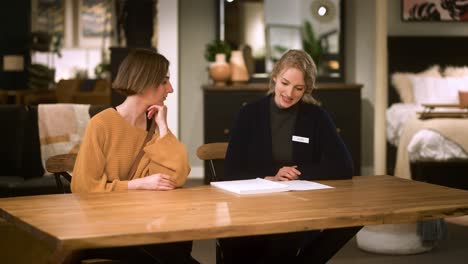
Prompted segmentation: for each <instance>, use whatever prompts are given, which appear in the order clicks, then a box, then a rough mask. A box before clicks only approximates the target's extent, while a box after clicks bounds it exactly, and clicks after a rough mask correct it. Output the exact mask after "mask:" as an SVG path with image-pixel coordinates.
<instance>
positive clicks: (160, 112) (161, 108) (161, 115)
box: [147, 105, 168, 137]
mask: <svg viewBox="0 0 468 264" xmlns="http://www.w3.org/2000/svg"><path fill="white" fill-rule="evenodd" d="M147 111H148V119H151V118H152V117H153V116H155V118H154V121H155V122H156V124H157V125H158V128H159V137H163V136H164V135H166V134H167V130H168V128H167V107H166V106H165V105H152V106H150V107H148V109H147Z"/></svg>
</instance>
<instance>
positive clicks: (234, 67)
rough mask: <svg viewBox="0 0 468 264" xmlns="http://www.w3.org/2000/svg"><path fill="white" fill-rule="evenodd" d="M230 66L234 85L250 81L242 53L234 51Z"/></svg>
mask: <svg viewBox="0 0 468 264" xmlns="http://www.w3.org/2000/svg"><path fill="white" fill-rule="evenodd" d="M229 64H230V65H231V81H232V82H233V83H236V82H240V83H241V82H247V81H248V80H249V72H248V71H247V66H245V61H244V55H243V54H242V51H240V50H233V51H232V53H231V59H230V60H229Z"/></svg>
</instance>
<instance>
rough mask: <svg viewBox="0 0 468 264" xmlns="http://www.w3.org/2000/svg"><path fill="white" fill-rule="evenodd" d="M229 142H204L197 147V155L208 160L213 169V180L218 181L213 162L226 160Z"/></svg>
mask: <svg viewBox="0 0 468 264" xmlns="http://www.w3.org/2000/svg"><path fill="white" fill-rule="evenodd" d="M227 147H228V143H227V142H217V143H207V144H203V145H201V146H200V147H198V149H197V157H198V158H199V159H201V160H204V161H208V162H209V165H210V170H211V176H212V177H211V180H213V181H216V180H218V179H217V176H216V170H215V167H214V164H213V160H224V158H225V156H226V151H227Z"/></svg>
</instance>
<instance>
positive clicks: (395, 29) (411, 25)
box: [345, 0, 468, 36]
mask: <svg viewBox="0 0 468 264" xmlns="http://www.w3.org/2000/svg"><path fill="white" fill-rule="evenodd" d="M345 1H346V0H345ZM387 2H388V35H390V36H409V35H410V36H423V35H429V36H439V35H440V36H442V35H444V36H449V35H457V36H467V35H468V26H467V24H466V23H463V22H403V21H401V15H400V14H401V1H396V0H387Z"/></svg>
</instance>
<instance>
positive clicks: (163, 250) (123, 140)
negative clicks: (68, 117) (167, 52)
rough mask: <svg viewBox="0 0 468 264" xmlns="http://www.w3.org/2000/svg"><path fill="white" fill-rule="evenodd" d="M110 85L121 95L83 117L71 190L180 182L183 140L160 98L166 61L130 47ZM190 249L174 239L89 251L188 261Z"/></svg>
mask: <svg viewBox="0 0 468 264" xmlns="http://www.w3.org/2000/svg"><path fill="white" fill-rule="evenodd" d="M112 86H113V87H112V88H113V89H116V90H117V91H120V92H121V93H123V94H125V95H127V98H126V99H125V101H124V102H123V103H122V104H120V105H118V106H117V107H115V108H108V109H106V110H104V111H102V112H100V113H98V114H97V115H95V116H94V117H93V118H92V119H91V120H90V121H89V123H88V125H87V127H86V131H85V134H84V137H83V143H82V145H81V147H80V150H79V153H78V156H77V159H76V163H75V167H74V170H73V177H72V182H71V189H72V192H73V193H89V192H113V191H129V190H154V191H168V190H173V189H175V188H176V187H179V186H182V185H183V184H184V183H185V181H186V179H187V176H188V174H189V172H190V166H189V163H188V158H187V151H186V148H185V146H184V145H183V144H182V143H181V142H179V141H178V140H177V138H176V137H175V136H174V134H172V132H171V130H170V129H169V128H168V125H167V107H166V106H165V105H164V101H165V100H166V97H167V96H168V95H169V94H170V93H172V92H173V88H172V85H171V82H170V74H169V61H168V60H167V59H166V58H165V57H164V56H163V55H161V54H158V53H157V52H155V51H153V50H146V49H136V50H133V51H132V52H131V53H130V54H129V55H128V56H127V57H126V58H125V59H124V61H123V62H122V64H121V65H120V67H119V70H118V73H117V76H116V79H115V81H114V82H113V84H112ZM150 127H153V129H149V128H150ZM155 202H157V201H155ZM191 249H192V243H191V242H180V243H172V244H162V245H148V246H140V247H127V248H121V249H116V250H112V249H108V250H96V252H95V254H96V255H97V256H101V255H102V254H104V253H106V254H105V255H108V257H109V258H111V259H114V258H117V259H120V260H122V261H124V262H129V263H147V262H148V263H190V262H191V261H192V258H191V256H190V253H191ZM195 263H196V262H195Z"/></svg>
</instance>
